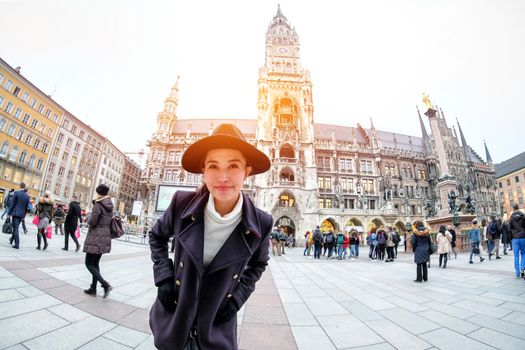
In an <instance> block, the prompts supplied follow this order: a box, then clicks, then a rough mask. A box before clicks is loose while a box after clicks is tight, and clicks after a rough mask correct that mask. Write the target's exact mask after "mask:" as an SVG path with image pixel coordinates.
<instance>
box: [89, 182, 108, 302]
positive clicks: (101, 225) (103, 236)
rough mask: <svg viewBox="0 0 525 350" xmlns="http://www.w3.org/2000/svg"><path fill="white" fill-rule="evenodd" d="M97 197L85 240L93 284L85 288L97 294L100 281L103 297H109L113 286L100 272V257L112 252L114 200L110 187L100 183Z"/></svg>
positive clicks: (91, 293)
mask: <svg viewBox="0 0 525 350" xmlns="http://www.w3.org/2000/svg"><path fill="white" fill-rule="evenodd" d="M95 191H96V192H97V196H96V198H95V199H94V200H93V209H92V211H91V216H90V218H89V221H88V227H89V229H88V233H87V235H86V240H85V241H84V250H83V252H84V253H86V261H85V263H86V268H87V269H88V271H89V273H90V274H91V275H92V276H93V277H92V280H91V286H90V287H89V288H88V289H85V290H84V293H86V294H89V295H91V296H94V297H95V296H97V282H100V284H101V285H102V288H103V289H104V296H103V298H107V297H108V295H109V292H110V291H111V290H112V289H113V287H112V286H111V285H110V284H109V283H108V282H107V281H106V280H105V279H104V278H103V277H102V275H101V274H100V267H99V263H100V258H102V254H106V253H109V252H111V234H110V232H109V225H110V224H111V218H112V217H113V202H112V201H111V197H110V196H108V192H109V187H108V186H106V185H104V184H100V185H98V187H97V188H96V189H95Z"/></svg>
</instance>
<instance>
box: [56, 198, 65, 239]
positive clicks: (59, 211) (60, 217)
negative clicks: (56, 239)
mask: <svg viewBox="0 0 525 350" xmlns="http://www.w3.org/2000/svg"><path fill="white" fill-rule="evenodd" d="M65 217H66V214H65V213H64V209H63V207H62V204H58V205H57V208H56V209H55V211H54V212H53V221H54V222H55V236H56V235H58V231H59V230H60V234H61V235H63V234H64V220H65Z"/></svg>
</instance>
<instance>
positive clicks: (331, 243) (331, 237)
mask: <svg viewBox="0 0 525 350" xmlns="http://www.w3.org/2000/svg"><path fill="white" fill-rule="evenodd" d="M325 243H326V246H327V247H328V257H327V258H326V259H327V260H328V259H330V258H332V254H333V255H334V257H335V252H334V248H335V234H334V231H333V230H330V231H328V233H327V234H326V236H325Z"/></svg>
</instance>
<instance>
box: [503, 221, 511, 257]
mask: <svg viewBox="0 0 525 350" xmlns="http://www.w3.org/2000/svg"><path fill="white" fill-rule="evenodd" d="M511 237H512V235H511V233H510V231H509V224H508V223H507V222H506V221H503V222H502V223H501V243H503V255H507V254H508V253H507V249H509V247H510V245H511V243H512V242H511Z"/></svg>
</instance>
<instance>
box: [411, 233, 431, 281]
mask: <svg viewBox="0 0 525 350" xmlns="http://www.w3.org/2000/svg"><path fill="white" fill-rule="evenodd" d="M411 244H412V250H413V251H414V262H415V263H416V279H415V280H414V282H416V283H421V282H423V281H425V282H426V281H428V269H427V263H428V261H429V260H430V230H429V229H428V228H426V227H425V226H424V225H419V226H418V227H417V228H416V229H415V231H414V234H413V235H412V240H411Z"/></svg>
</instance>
